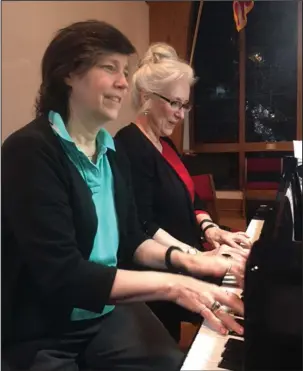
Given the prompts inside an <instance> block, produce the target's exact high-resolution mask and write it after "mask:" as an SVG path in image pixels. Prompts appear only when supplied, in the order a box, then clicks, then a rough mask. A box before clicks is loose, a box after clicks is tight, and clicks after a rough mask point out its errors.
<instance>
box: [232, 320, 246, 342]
mask: <svg viewBox="0 0 303 371" xmlns="http://www.w3.org/2000/svg"><path fill="white" fill-rule="evenodd" d="M234 320H235V321H236V322H238V323H239V325H240V326H242V327H243V328H244V318H236V317H234ZM229 335H232V336H239V337H242V338H243V337H244V334H243V335H239V334H238V333H237V332H235V331H229Z"/></svg>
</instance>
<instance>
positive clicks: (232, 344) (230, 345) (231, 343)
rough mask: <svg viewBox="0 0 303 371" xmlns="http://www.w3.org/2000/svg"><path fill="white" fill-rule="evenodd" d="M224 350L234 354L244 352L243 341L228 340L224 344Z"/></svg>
mask: <svg viewBox="0 0 303 371" xmlns="http://www.w3.org/2000/svg"><path fill="white" fill-rule="evenodd" d="M225 349H228V350H232V351H235V352H244V341H242V340H238V339H228V341H227V342H226V344H225Z"/></svg>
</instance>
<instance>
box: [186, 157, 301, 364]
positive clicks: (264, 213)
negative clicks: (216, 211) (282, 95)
mask: <svg viewBox="0 0 303 371" xmlns="http://www.w3.org/2000/svg"><path fill="white" fill-rule="evenodd" d="M283 168H284V171H283V176H282V177H281V182H280V187H279V190H278V192H277V197H276V202H275V205H274V206H273V207H271V208H269V207H267V206H266V205H264V206H261V207H260V209H259V210H258V211H257V213H256V215H255V216H254V218H253V219H252V220H251V222H250V223H249V226H248V228H247V231H246V233H247V234H248V235H249V236H250V238H251V240H252V242H253V246H252V249H251V253H250V256H249V259H248V261H247V265H246V273H245V285H244V287H245V291H244V292H242V290H241V289H240V288H238V287H236V284H235V279H234V277H232V276H230V275H227V276H225V277H224V279H223V281H222V286H223V287H224V288H225V289H226V290H230V291H232V292H235V293H237V294H239V295H241V294H242V296H243V295H244V296H243V300H244V308H245V314H244V318H241V317H239V316H237V315H235V319H236V320H237V321H239V322H240V323H241V324H243V325H244V332H245V333H244V336H239V335H237V334H234V333H232V332H230V333H229V334H228V335H227V336H223V335H221V334H219V333H217V332H215V331H214V330H213V329H212V328H211V327H210V325H209V324H208V323H207V321H204V322H203V323H202V325H201V327H200V329H199V330H198V332H197V334H196V336H195V338H194V340H193V343H192V345H191V347H190V349H189V351H188V353H187V355H186V357H185V360H184V362H183V364H182V367H181V371H185V370H188V371H189V370H191V371H193V370H205V371H206V370H212V371H214V370H218V371H223V370H230V371H242V370H245V371H253V370H302V313H303V312H302V311H303V309H302V190H301V187H300V181H299V174H300V171H301V169H298V167H297V161H296V159H295V158H294V157H287V158H285V159H283ZM298 219H299V221H298Z"/></svg>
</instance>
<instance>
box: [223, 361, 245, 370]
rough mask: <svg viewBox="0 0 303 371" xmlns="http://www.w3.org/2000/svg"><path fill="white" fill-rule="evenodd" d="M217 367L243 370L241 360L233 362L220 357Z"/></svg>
mask: <svg viewBox="0 0 303 371" xmlns="http://www.w3.org/2000/svg"><path fill="white" fill-rule="evenodd" d="M218 367H219V368H224V369H226V370H230V371H242V370H243V362H242V361H241V362H234V361H231V362H230V361H227V360H225V359H222V360H221V361H220V363H219V364H218Z"/></svg>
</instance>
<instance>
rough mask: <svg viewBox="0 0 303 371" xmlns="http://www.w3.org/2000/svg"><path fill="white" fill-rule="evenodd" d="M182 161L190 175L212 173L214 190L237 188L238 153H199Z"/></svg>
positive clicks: (185, 157)
mask: <svg viewBox="0 0 303 371" xmlns="http://www.w3.org/2000/svg"><path fill="white" fill-rule="evenodd" d="M184 163H185V165H186V167H187V169H188V171H189V173H190V174H191V175H199V174H212V176H213V178H214V183H215V188H216V190H233V189H239V155H238V153H199V154H198V155H196V156H184Z"/></svg>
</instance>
